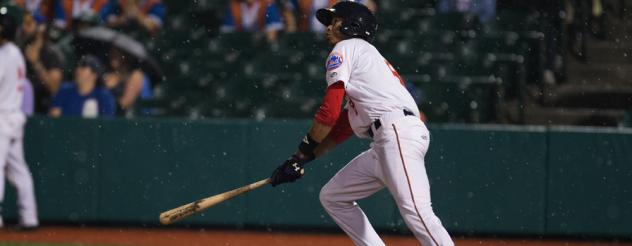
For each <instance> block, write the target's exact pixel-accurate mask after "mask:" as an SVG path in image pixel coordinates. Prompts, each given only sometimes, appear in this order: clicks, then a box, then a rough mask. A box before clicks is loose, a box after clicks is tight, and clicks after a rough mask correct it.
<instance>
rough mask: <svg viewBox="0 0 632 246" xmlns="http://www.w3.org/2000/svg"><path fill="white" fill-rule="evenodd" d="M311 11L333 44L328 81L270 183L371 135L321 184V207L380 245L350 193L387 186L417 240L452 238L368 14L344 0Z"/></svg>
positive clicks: (357, 238) (441, 243)
mask: <svg viewBox="0 0 632 246" xmlns="http://www.w3.org/2000/svg"><path fill="white" fill-rule="evenodd" d="M316 15H317V16H316V17H317V18H318V20H319V21H320V22H321V23H322V24H323V25H325V26H326V27H327V30H326V37H327V40H328V41H329V43H331V44H332V45H334V48H333V50H332V51H331V53H330V54H329V57H328V58H327V62H326V69H327V72H326V80H327V86H328V87H327V90H326V94H325V96H324V99H323V102H322V104H321V106H320V108H319V110H318V112H317V114H316V116H315V118H314V121H313V124H312V127H311V129H310V130H309V132H308V133H307V134H306V135H305V137H304V138H303V141H301V143H300V144H299V146H298V150H297V151H296V153H295V154H293V155H292V156H290V157H289V158H288V159H287V160H286V161H285V162H283V163H282V164H281V165H280V166H279V167H277V169H276V170H274V172H273V173H272V176H271V181H272V182H271V183H272V185H273V186H277V185H279V184H282V183H286V182H294V181H295V180H296V179H298V178H300V177H302V176H303V173H304V169H303V168H304V166H305V164H306V163H308V162H309V161H312V160H314V159H315V158H317V157H319V156H321V155H323V154H324V153H326V152H327V151H328V150H330V149H332V148H334V147H335V146H336V145H337V144H340V143H341V142H343V141H345V140H346V139H348V138H349V137H350V136H351V135H352V134H355V135H356V136H358V137H360V138H370V139H372V140H373V142H372V143H371V148H369V149H368V150H367V151H365V152H363V153H361V154H359V155H358V156H357V157H355V158H354V159H353V160H351V161H350V162H349V163H348V164H347V165H346V166H345V167H343V168H342V169H341V170H340V171H339V172H338V173H337V174H336V175H334V177H333V178H331V180H329V182H328V183H327V184H326V185H325V186H324V187H323V188H322V190H321V191H320V201H321V203H322V205H323V206H324V207H325V210H326V211H327V213H329V215H330V216H331V217H332V218H333V219H334V221H336V223H337V224H338V226H340V227H341V228H342V229H343V230H344V231H345V232H346V233H347V235H349V237H351V240H353V242H354V243H355V244H356V245H371V246H375V245H384V242H383V241H382V240H381V239H380V237H379V236H378V234H377V233H376V232H375V230H374V229H373V227H372V226H371V224H370V223H369V220H368V218H367V217H366V215H365V214H364V212H362V209H360V207H359V206H358V204H357V203H356V201H357V200H359V199H363V198H365V197H368V196H370V195H372V194H374V193H376V192H377V191H379V190H381V189H382V188H384V187H386V188H388V190H389V191H390V193H391V195H392V196H393V197H394V200H395V202H396V203H397V206H398V208H399V212H400V214H401V216H402V217H403V218H404V221H405V222H406V225H407V226H408V228H409V229H410V230H411V231H412V232H413V233H414V235H415V237H416V238H417V240H419V242H420V243H422V244H423V245H424V246H434V245H436V246H446V245H454V243H453V242H452V239H451V238H450V235H449V234H448V232H447V231H446V230H445V228H444V227H443V225H442V224H441V221H439V218H437V216H436V215H435V214H434V212H433V211H432V206H431V203H430V186H429V183H428V177H427V175H426V169H425V166H424V156H425V154H426V151H427V150H428V144H429V143H430V137H429V133H428V129H427V128H426V126H425V125H424V123H423V122H422V121H421V120H420V118H419V117H420V112H419V109H417V105H416V103H415V101H414V100H413V98H412V96H411V95H410V94H409V93H408V92H407V90H406V88H405V87H404V85H403V81H402V79H401V78H400V76H399V75H398V73H397V72H396V71H395V69H394V68H393V67H392V66H391V65H390V64H389V63H388V61H387V60H386V59H384V57H383V56H382V55H381V54H380V52H378V50H377V49H376V48H375V47H374V46H373V45H371V41H372V40H373V38H374V37H375V33H376V31H377V20H376V18H375V16H373V14H372V13H371V11H369V9H367V8H366V7H365V6H364V5H362V4H358V3H355V2H350V1H345V2H339V3H337V4H335V5H334V6H333V7H332V8H329V9H319V10H318V11H317V13H316ZM345 98H346V106H345V107H344V109H343V110H341V108H342V107H341V106H342V102H343V99H345ZM341 111H342V112H341Z"/></svg>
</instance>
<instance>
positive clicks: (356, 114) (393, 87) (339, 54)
mask: <svg viewBox="0 0 632 246" xmlns="http://www.w3.org/2000/svg"><path fill="white" fill-rule="evenodd" d="M325 66H326V69H327V74H326V76H327V77H326V80H327V86H329V85H331V84H333V83H336V82H338V81H343V82H344V86H345V91H346V94H347V95H346V97H347V105H346V107H347V109H348V111H349V123H350V124H351V128H352V129H353V132H354V133H355V134H356V135H357V136H358V137H360V138H368V137H369V136H368V134H367V132H368V130H369V128H370V126H371V123H373V122H374V121H375V120H377V119H378V118H379V117H380V116H381V115H383V114H385V113H388V112H393V111H397V110H400V111H401V110H403V109H407V110H409V111H410V112H413V113H414V114H415V115H419V109H418V108H417V104H416V103H415V100H414V99H413V97H412V96H411V95H410V93H409V92H408V90H406V87H405V86H404V85H403V81H402V80H401V78H400V77H399V75H398V74H397V72H396V71H395V69H394V68H393V66H391V65H390V64H389V63H388V61H387V60H386V59H385V58H384V57H383V56H382V55H381V54H380V52H379V51H378V50H377V49H376V48H375V47H374V46H373V45H371V44H370V43H369V42H367V41H365V40H363V39H358V38H353V39H347V40H343V41H340V42H338V43H337V44H336V46H335V47H334V49H333V51H332V52H331V53H330V54H329V57H328V58H327V62H326V65H325Z"/></svg>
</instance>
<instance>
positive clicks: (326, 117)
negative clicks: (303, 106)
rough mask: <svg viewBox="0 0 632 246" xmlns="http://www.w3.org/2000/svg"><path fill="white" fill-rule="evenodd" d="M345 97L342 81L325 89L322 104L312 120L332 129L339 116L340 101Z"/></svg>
mask: <svg viewBox="0 0 632 246" xmlns="http://www.w3.org/2000/svg"><path fill="white" fill-rule="evenodd" d="M344 97H345V86H344V83H343V82H342V81H338V82H336V83H333V84H332V85H330V86H329V87H327V91H326V92H325V97H324V98H323V102H322V103H321V104H320V108H319V109H318V112H317V113H316V117H314V120H316V122H318V123H321V124H323V125H326V126H330V127H333V126H334V124H336V121H337V120H338V117H339V116H340V111H341V108H342V100H343V99H344Z"/></svg>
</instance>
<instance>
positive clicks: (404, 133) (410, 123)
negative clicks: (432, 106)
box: [375, 117, 454, 246]
mask: <svg viewBox="0 0 632 246" xmlns="http://www.w3.org/2000/svg"><path fill="white" fill-rule="evenodd" d="M384 127H385V129H383V130H382V134H383V135H382V137H383V138H384V139H385V141H383V142H381V144H380V145H379V147H376V148H375V150H376V152H377V153H379V156H380V161H381V162H382V163H383V165H381V166H382V172H383V175H384V182H385V183H386V186H387V187H388V189H389V191H390V192H391V194H392V195H393V198H394V199H395V201H396V202H397V206H398V208H399V212H400V214H401V216H402V218H403V219H404V221H405V222H406V225H408V228H409V229H410V230H411V231H412V232H413V234H414V235H415V237H417V239H418V240H419V241H420V242H421V243H422V244H423V245H424V246H435V245H436V246H446V245H454V243H453V242H452V239H451V238H450V235H449V234H448V232H447V231H446V230H445V228H444V227H443V225H442V224H441V221H440V220H439V218H438V217H437V216H436V215H435V214H434V212H433V211H432V206H431V202H430V185H429V182H428V176H427V174H426V168H425V163H424V155H425V154H426V151H427V149H428V144H429V133H428V130H427V129H426V127H425V126H424V125H423V124H422V123H421V122H419V121H417V119H415V118H413V117H404V118H402V119H399V120H396V121H395V123H393V124H389V125H386V126H384Z"/></svg>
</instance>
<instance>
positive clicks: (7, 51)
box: [0, 6, 38, 230]
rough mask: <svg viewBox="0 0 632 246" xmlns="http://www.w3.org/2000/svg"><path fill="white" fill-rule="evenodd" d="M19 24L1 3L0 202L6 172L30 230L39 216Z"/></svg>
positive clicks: (23, 225) (23, 221) (24, 225)
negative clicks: (26, 138) (28, 154)
mask: <svg viewBox="0 0 632 246" xmlns="http://www.w3.org/2000/svg"><path fill="white" fill-rule="evenodd" d="M16 27H17V24H16V20H15V18H14V17H13V16H11V15H10V13H9V10H8V8H6V7H2V6H0V57H1V59H0V202H2V200H3V198H4V177H5V175H6V177H7V180H8V181H9V183H11V184H12V185H13V186H15V188H16V190H17V195H18V208H19V214H20V227H19V228H20V229H25V230H27V229H34V228H36V227H37V226H38V220H37V208H36V204H35V195H34V194H33V178H32V177H31V172H30V171H29V168H28V166H27V165H26V162H25V161H24V150H23V146H22V137H23V134H24V123H25V122H26V116H25V115H24V113H23V112H22V111H21V106H22V96H23V95H22V86H23V83H24V80H25V79H26V78H25V72H26V69H25V65H24V57H23V56H22V53H21V52H20V50H19V49H18V47H17V46H15V44H13V42H12V40H13V38H14V35H15V31H16ZM5 172H6V173H5ZM0 227H2V217H0Z"/></svg>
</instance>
